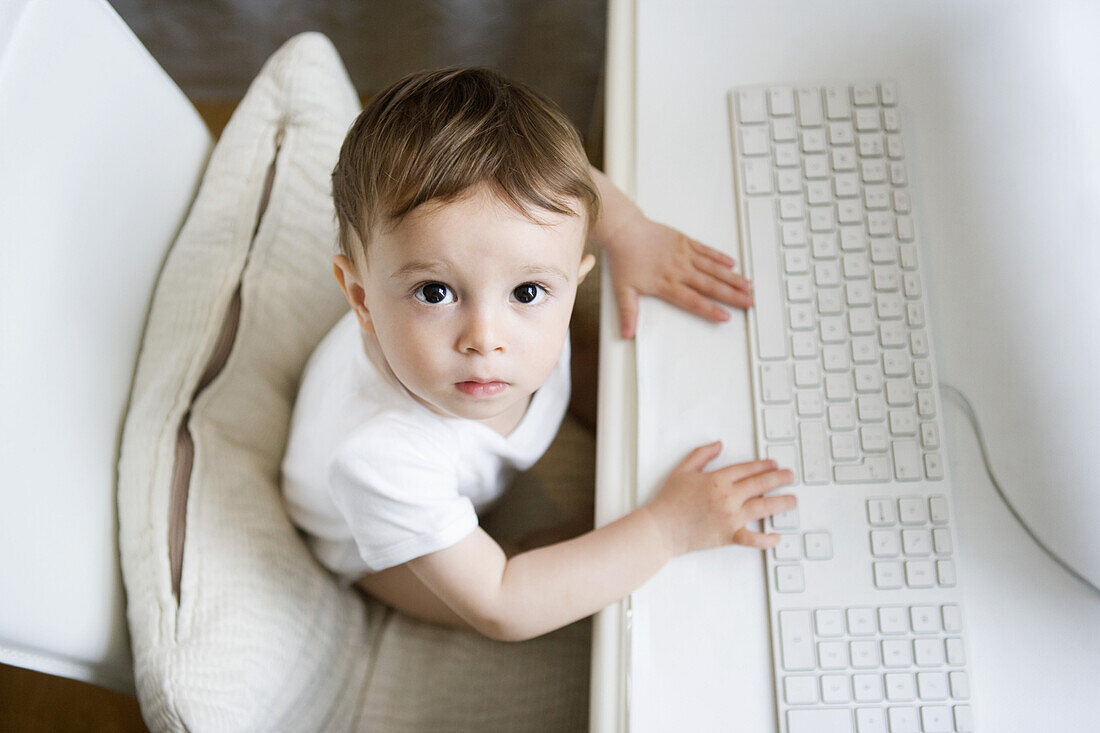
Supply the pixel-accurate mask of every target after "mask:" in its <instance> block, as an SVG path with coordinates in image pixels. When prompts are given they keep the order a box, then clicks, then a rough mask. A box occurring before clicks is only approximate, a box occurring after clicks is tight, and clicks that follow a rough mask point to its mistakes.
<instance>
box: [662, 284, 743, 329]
mask: <svg viewBox="0 0 1100 733" xmlns="http://www.w3.org/2000/svg"><path fill="white" fill-rule="evenodd" d="M664 298H665V300H667V301H668V302H670V303H672V304H673V305H675V306H678V307H680V308H683V309H684V310H686V311H688V312H689V313H694V314H695V315H697V316H702V317H703V318H709V319H710V320H712V321H728V320H729V319H730V314H729V313H727V312H726V311H724V310H722V309H721V308H719V307H718V305H717V304H716V303H715V302H714V301H712V300H711V299H710V298H707V297H706V296H704V295H703V294H702V293H700V292H699V291H698V290H695V289H694V288H692V287H690V286H688V285H686V284H684V283H678V284H676V285H673V286H672V287H671V288H670V289H669V290H668V291H667V293H666V294H665V296H664Z"/></svg>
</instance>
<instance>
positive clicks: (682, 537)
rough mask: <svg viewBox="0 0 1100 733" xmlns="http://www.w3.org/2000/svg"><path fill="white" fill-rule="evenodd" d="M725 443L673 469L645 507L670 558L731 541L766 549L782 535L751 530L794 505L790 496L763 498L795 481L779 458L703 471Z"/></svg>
mask: <svg viewBox="0 0 1100 733" xmlns="http://www.w3.org/2000/svg"><path fill="white" fill-rule="evenodd" d="M721 451H722V444H721V443H720V442H719V443H711V444H710V445H704V446H700V447H699V448H696V449H695V450H693V451H692V452H691V453H689V454H688V456H687V458H685V459H684V460H683V461H681V462H680V464H679V465H678V466H677V467H676V468H675V469H673V471H672V473H671V474H670V475H669V477H668V479H667V480H666V481H665V484H664V486H662V487H661V490H660V491H659V492H658V494H657V496H656V497H654V499H653V500H652V501H651V502H650V503H649V504H647V505H646V506H645V507H643V510H644V511H648V512H650V514H651V516H653V517H654V519H656V520H657V524H658V526H659V527H660V529H661V534H662V535H663V536H664V538H665V542H666V546H667V547H668V549H669V552H670V557H676V556H677V555H683V554H685V553H688V552H693V551H695V550H705V549H709V548H711V547H719V546H721V545H728V544H731V543H734V544H739V545H746V546H748V547H756V548H759V549H762V550H766V549H769V548H772V547H775V546H776V545H777V544H779V535H778V534H763V533H761V532H753V531H752V530H749V529H746V528H745V524H747V523H748V522H751V521H754V520H757V519H763V518H764V517H768V516H771V515H772V514H778V513H779V512H785V511H788V510H790V509H794V508H795V506H797V503H798V502H797V500H796V498H795V497H794V496H792V495H790V494H784V495H781V496H763V494H766V493H767V492H769V491H772V490H773V489H777V488H779V487H780V486H785V485H787V484H789V483H791V482H792V481H793V480H794V474H793V473H792V472H791V471H789V470H786V469H778V468H776V464H775V461H749V462H748V463H737V464H734V465H730V466H726V467H725V468H720V469H718V470H716V471H709V472H703V467H704V466H706V465H707V463H709V462H710V461H711V460H712V459H714V457H715V456H717V455H718V454H719V453H720V452H721Z"/></svg>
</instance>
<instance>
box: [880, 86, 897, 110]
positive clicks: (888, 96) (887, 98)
mask: <svg viewBox="0 0 1100 733" xmlns="http://www.w3.org/2000/svg"><path fill="white" fill-rule="evenodd" d="M878 94H879V99H880V100H882V105H883V106H884V107H893V106H894V105H896V104H897V103H898V90H897V87H896V86H895V85H894V83H893V82H892V81H884V82H882V83H881V84H879V85H878ZM890 111H892V110H883V115H884V116H885V114H886V113H887V112H890Z"/></svg>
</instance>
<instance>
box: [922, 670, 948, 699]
mask: <svg viewBox="0 0 1100 733" xmlns="http://www.w3.org/2000/svg"><path fill="white" fill-rule="evenodd" d="M918 664H920V662H918ZM917 689H918V690H919V691H920V699H921V700H946V699H947V675H946V674H944V673H943V672H918V673H917Z"/></svg>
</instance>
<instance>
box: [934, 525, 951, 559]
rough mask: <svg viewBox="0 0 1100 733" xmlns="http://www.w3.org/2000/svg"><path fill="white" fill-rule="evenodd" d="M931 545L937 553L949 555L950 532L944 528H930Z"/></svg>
mask: <svg viewBox="0 0 1100 733" xmlns="http://www.w3.org/2000/svg"><path fill="white" fill-rule="evenodd" d="M932 547H933V548H934V549H935V550H936V554H937V555H950V554H951V550H952V547H951V533H950V532H948V531H947V530H946V529H934V530H932Z"/></svg>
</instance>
